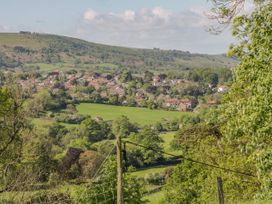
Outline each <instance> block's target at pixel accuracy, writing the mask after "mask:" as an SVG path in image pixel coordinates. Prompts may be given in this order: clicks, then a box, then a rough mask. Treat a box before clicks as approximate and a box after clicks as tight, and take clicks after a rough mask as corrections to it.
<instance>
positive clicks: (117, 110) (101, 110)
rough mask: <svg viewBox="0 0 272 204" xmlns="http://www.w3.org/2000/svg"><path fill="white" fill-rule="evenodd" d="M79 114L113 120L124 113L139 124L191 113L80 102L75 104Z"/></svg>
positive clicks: (152, 122)
mask: <svg viewBox="0 0 272 204" xmlns="http://www.w3.org/2000/svg"><path fill="white" fill-rule="evenodd" d="M77 110H78V112H79V113H80V114H88V115H91V116H92V117H102V118H103V119H104V120H114V119H116V118H117V117H119V116H122V115H125V116H127V117H128V118H129V119H130V121H132V122H136V123H139V124H140V125H148V124H154V123H155V122H157V121H160V120H161V119H163V118H165V119H175V118H179V117H181V116H182V115H186V114H193V113H188V112H186V113H184V112H178V111H165V110H150V109H148V108H137V107H124V106H113V105H104V104H93V103H82V104H80V105H78V106H77Z"/></svg>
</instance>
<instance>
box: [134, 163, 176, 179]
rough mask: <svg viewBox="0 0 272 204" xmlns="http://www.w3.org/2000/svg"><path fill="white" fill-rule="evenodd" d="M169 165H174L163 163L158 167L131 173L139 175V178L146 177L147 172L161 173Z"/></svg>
mask: <svg viewBox="0 0 272 204" xmlns="http://www.w3.org/2000/svg"><path fill="white" fill-rule="evenodd" d="M169 167H173V166H170V165H169V166H163V165H161V166H156V167H151V168H146V169H141V170H138V171H135V172H132V173H131V175H132V176H136V177H139V178H144V177H145V176H146V175H147V174H150V173H161V172H164V171H165V169H167V168H169Z"/></svg>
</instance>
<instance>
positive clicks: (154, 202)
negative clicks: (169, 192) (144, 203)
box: [144, 191, 164, 204]
mask: <svg viewBox="0 0 272 204" xmlns="http://www.w3.org/2000/svg"><path fill="white" fill-rule="evenodd" d="M163 198H164V192H163V191H159V192H156V193H151V194H148V195H147V196H145V197H144V199H146V200H148V203H150V204H159V203H162V201H163Z"/></svg>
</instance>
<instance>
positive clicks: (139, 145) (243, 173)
mask: <svg viewBox="0 0 272 204" xmlns="http://www.w3.org/2000/svg"><path fill="white" fill-rule="evenodd" d="M124 143H129V144H132V145H135V146H138V147H142V148H145V149H148V150H152V151H155V152H160V153H163V154H165V155H169V156H172V157H176V158H177V157H180V158H182V159H184V160H187V161H190V162H193V163H197V164H201V165H204V166H209V167H211V168H216V169H221V170H223V171H228V172H232V173H236V174H241V175H244V176H250V177H255V178H256V177H257V176H255V175H252V174H249V173H245V172H240V171H236V170H233V169H229V168H225V167H220V166H217V165H214V164H209V163H205V162H202V161H198V160H195V159H191V158H187V157H184V156H183V155H174V154H171V153H168V152H165V151H162V150H157V149H154V148H152V147H146V146H144V145H141V144H138V143H135V142H131V141H124Z"/></svg>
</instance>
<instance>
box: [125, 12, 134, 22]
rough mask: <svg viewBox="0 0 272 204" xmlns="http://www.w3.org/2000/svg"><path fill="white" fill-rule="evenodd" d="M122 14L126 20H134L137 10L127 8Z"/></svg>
mask: <svg viewBox="0 0 272 204" xmlns="http://www.w3.org/2000/svg"><path fill="white" fill-rule="evenodd" d="M122 16H123V19H124V20H125V21H134V20H135V11H132V10H126V11H125V12H124V14H123V15H122Z"/></svg>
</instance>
